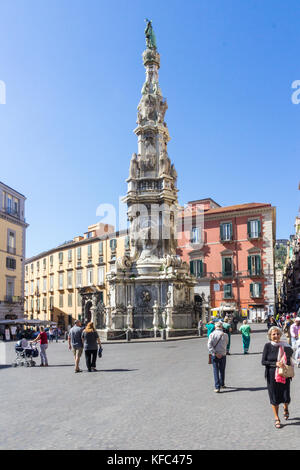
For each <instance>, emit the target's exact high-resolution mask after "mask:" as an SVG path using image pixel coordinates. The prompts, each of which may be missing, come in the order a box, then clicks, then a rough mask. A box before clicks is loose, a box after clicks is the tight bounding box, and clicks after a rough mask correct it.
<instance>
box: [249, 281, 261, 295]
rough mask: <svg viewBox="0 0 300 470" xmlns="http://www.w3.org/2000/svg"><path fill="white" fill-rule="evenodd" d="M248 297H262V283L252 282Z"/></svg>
mask: <svg viewBox="0 0 300 470" xmlns="http://www.w3.org/2000/svg"><path fill="white" fill-rule="evenodd" d="M250 296H251V297H253V298H259V297H261V296H262V283H261V282H252V283H251V284H250Z"/></svg>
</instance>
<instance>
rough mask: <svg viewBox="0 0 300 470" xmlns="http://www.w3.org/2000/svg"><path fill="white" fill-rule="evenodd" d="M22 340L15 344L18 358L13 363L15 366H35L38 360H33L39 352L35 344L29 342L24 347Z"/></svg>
mask: <svg viewBox="0 0 300 470" xmlns="http://www.w3.org/2000/svg"><path fill="white" fill-rule="evenodd" d="M21 343H22V342H21V341H18V342H17V344H16V345H15V351H16V358H15V360H14V362H13V363H12V366H13V367H17V366H25V367H33V366H35V364H36V362H35V361H34V360H33V358H34V357H38V355H39V352H38V349H37V347H36V345H35V344H32V343H28V345H27V346H26V348H23V347H22V345H21Z"/></svg>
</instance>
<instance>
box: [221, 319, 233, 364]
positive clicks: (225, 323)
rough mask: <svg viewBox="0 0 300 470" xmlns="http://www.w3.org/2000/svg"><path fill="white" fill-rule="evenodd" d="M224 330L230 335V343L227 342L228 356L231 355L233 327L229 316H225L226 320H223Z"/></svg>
mask: <svg viewBox="0 0 300 470" xmlns="http://www.w3.org/2000/svg"><path fill="white" fill-rule="evenodd" d="M223 330H224V331H225V333H227V335H228V343H227V351H226V354H227V356H230V344H231V333H232V328H231V324H230V323H229V318H228V317H227V316H226V317H224V321H223Z"/></svg>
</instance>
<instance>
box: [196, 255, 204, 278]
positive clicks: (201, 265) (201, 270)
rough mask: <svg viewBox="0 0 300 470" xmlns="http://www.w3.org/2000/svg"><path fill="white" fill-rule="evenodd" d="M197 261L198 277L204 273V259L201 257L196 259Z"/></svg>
mask: <svg viewBox="0 0 300 470" xmlns="http://www.w3.org/2000/svg"><path fill="white" fill-rule="evenodd" d="M196 263H197V274H196V275H197V277H202V274H203V261H202V260H201V259H200V260H197V261H196Z"/></svg>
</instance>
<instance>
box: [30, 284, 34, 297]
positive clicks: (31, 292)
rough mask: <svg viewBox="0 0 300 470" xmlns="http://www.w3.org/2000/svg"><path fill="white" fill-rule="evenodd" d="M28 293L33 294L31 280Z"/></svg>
mask: <svg viewBox="0 0 300 470" xmlns="http://www.w3.org/2000/svg"><path fill="white" fill-rule="evenodd" d="M30 294H31V295H33V281H30Z"/></svg>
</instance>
